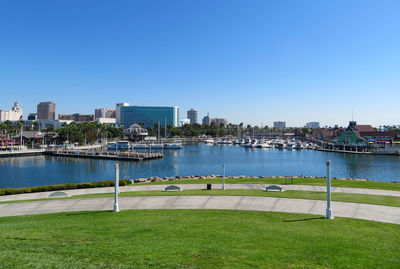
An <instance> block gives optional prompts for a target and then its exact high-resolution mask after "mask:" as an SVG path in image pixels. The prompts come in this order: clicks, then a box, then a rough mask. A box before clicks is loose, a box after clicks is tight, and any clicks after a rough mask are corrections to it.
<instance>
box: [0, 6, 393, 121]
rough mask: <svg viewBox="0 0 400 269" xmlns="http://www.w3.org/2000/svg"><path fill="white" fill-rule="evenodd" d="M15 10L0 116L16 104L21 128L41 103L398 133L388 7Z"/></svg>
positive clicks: (5, 9)
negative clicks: (168, 109) (124, 106)
mask: <svg viewBox="0 0 400 269" xmlns="http://www.w3.org/2000/svg"><path fill="white" fill-rule="evenodd" d="M22 2H23V3H22V4H21V3H20V2H19V3H12V2H9V3H6V4H4V3H3V4H2V9H1V10H0V25H2V27H1V28H0V34H2V37H3V42H2V43H1V44H0V58H1V59H2V61H1V62H0V91H1V92H2V93H7V94H4V95H3V96H2V98H1V100H0V109H4V110H6V109H10V108H11V106H12V104H13V103H14V102H15V101H17V102H19V104H20V105H21V107H22V108H23V109H24V118H26V117H27V115H28V114H29V113H34V112H35V111H36V105H37V104H38V103H39V102H43V101H54V102H56V103H57V111H56V113H57V115H58V114H72V113H76V112H79V113H82V114H92V113H93V112H94V109H96V108H99V107H112V108H113V107H114V106H115V104H116V103H118V102H130V103H131V104H134V105H138V106H178V107H179V108H180V115H179V116H180V118H186V111H187V110H189V109H190V108H192V107H193V108H195V109H196V110H197V111H198V114H199V120H200V119H201V118H203V117H204V116H205V115H206V114H207V112H209V113H210V116H211V117H224V118H227V119H228V121H229V122H232V123H240V122H243V123H244V124H251V125H259V126H260V125H261V123H263V125H268V126H272V124H273V122H274V121H280V120H281V121H285V122H286V123H287V126H293V127H302V126H304V125H305V124H306V123H307V122H311V121H317V122H320V123H321V126H325V125H327V126H333V125H336V124H337V125H341V126H346V125H347V123H348V121H350V120H352V119H354V120H356V121H357V122H359V123H362V124H372V125H373V126H380V125H398V124H400V122H399V120H398V116H397V115H399V114H400V108H399V107H398V105H397V100H398V99H399V98H400V91H399V90H398V88H399V85H400V76H398V74H399V71H400V55H399V54H398V53H397V48H398V47H399V45H400V30H399V29H400V22H399V19H398V15H397V12H396V11H397V10H398V8H399V7H400V3H398V2H396V1H385V2H384V3H377V2H370V1H367V2H366V1H351V2H348V1H335V2H334V3H322V2H320V1H305V2H301V3H300V2H295V1H293V2H290V5H289V4H287V3H278V2H276V3H275V2H271V3H266V2H264V1H254V2H252V3H251V4H249V3H248V2H244V1H219V2H218V3H215V2H214V1H202V2H201V3H194V2H185V1H170V2H168V3H163V2H150V1H149V2H133V1H121V2H120V3H118V4H113V5H110V4H107V2H101V1H96V4H94V2H91V1H88V2H85V3H81V2H77V1H76V2H74V1H71V2H68V3H61V2H59V3H54V2H53V1H39V2H35V3H32V2H30V1H22ZM154 3H156V5H154ZM47 6H50V8H45V7H47ZM76 7H79V8H76ZM71 18H74V19H71Z"/></svg>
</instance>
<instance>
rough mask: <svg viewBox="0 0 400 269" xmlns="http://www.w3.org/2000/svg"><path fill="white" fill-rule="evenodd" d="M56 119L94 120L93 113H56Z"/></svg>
mask: <svg viewBox="0 0 400 269" xmlns="http://www.w3.org/2000/svg"><path fill="white" fill-rule="evenodd" d="M58 119H59V120H73V121H75V122H88V121H94V115H93V114H89V115H83V114H79V113H74V114H58Z"/></svg>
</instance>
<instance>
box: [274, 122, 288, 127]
mask: <svg viewBox="0 0 400 269" xmlns="http://www.w3.org/2000/svg"><path fill="white" fill-rule="evenodd" d="M274 128H277V129H285V128H286V121H274Z"/></svg>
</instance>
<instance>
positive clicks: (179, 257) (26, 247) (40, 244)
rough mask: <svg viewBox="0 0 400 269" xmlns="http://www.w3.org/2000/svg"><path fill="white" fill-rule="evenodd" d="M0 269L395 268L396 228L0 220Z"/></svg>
mask: <svg viewBox="0 0 400 269" xmlns="http://www.w3.org/2000/svg"><path fill="white" fill-rule="evenodd" d="M0 242H1V243H0V268H182V267H184V268H218V267H222V268H400V225H393V224H385V223H378V222H370V221H364V220H356V219H346V218H336V219H334V220H325V219H322V218H320V217H316V216H314V215H305V214H288V213H275V212H257V211H229V210H127V211H121V212H119V213H112V212H108V211H100V212H77V213H60V214H47V215H35V216H22V217H7V218H0Z"/></svg>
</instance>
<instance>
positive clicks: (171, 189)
mask: <svg viewBox="0 0 400 269" xmlns="http://www.w3.org/2000/svg"><path fill="white" fill-rule="evenodd" d="M181 190H182V188H181V187H180V186H177V185H169V186H167V187H165V190H164V191H181Z"/></svg>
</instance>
